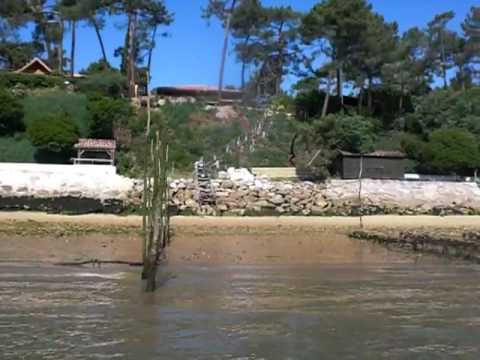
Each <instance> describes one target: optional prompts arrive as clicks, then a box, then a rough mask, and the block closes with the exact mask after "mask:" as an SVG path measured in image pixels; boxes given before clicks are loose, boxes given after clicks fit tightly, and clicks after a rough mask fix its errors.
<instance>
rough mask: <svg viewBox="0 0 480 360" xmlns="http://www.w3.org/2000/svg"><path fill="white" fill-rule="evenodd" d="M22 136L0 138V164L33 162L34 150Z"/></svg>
mask: <svg viewBox="0 0 480 360" xmlns="http://www.w3.org/2000/svg"><path fill="white" fill-rule="evenodd" d="M22 135H23V134H22ZM22 135H19V134H17V135H16V136H13V137H0V162H22V163H32V162H35V158H34V154H35V148H34V147H33V145H32V143H31V142H30V140H29V139H28V138H26V137H25V136H22Z"/></svg>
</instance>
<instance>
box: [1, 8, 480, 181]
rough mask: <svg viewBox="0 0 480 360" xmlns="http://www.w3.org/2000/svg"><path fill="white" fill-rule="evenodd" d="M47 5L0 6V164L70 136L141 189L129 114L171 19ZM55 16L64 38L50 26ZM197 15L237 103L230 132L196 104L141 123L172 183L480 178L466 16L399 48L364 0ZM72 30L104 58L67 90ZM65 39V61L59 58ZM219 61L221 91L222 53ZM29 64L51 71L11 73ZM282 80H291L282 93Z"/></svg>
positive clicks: (51, 154) (393, 32)
mask: <svg viewBox="0 0 480 360" xmlns="http://www.w3.org/2000/svg"><path fill="white" fill-rule="evenodd" d="M50 3H51V4H49V5H47V4H46V2H39V5H38V6H36V7H32V6H30V2H29V1H23V0H3V1H2V6H0V69H2V70H3V71H1V72H0V149H2V148H3V149H4V151H2V154H1V155H0V156H1V160H2V161H40V162H68V161H69V159H70V157H71V156H72V145H73V143H74V142H75V141H76V140H77V139H78V137H94V138H107V139H110V138H115V139H116V140H117V142H118V144H119V156H118V167H119V169H120V170H121V172H123V173H125V174H129V175H132V176H136V175H138V174H139V172H140V171H141V168H142V163H143V158H144V157H145V154H144V153H143V150H142V149H143V146H142V145H143V144H144V143H145V138H144V134H145V129H146V123H147V120H146V114H145V108H141V107H137V106H133V105H132V104H134V103H135V104H136V105H138V101H137V102H132V101H131V100H130V99H132V98H134V97H135V95H137V93H140V95H141V94H142V92H143V93H144V92H145V87H146V84H147V82H148V81H147V80H148V75H149V74H150V73H151V71H152V62H153V59H154V56H153V53H154V51H155V49H156V41H155V40H156V39H157V37H158V36H160V33H162V32H161V31H159V29H160V28H161V27H166V26H168V25H170V24H171V23H172V21H174V16H173V14H171V13H170V12H169V11H168V9H167V6H166V3H165V2H164V1H162V0H139V1H135V2H131V1H120V0H119V1H107V2H105V1H88V2H86V1H80V0H68V1H67V0H56V1H52V2H50ZM52 6H53V7H52ZM189 6H190V5H189ZM192 6H193V5H192ZM56 16H60V17H61V19H62V21H64V22H68V25H69V27H67V28H65V27H56V25H55V24H54V22H52V21H51V20H52V17H53V18H55V17H56ZM202 16H203V17H204V18H205V19H206V20H208V21H219V22H220V23H221V24H224V25H228V26H225V35H226V36H228V37H230V38H231V39H232V40H233V41H232V42H231V44H233V45H232V46H233V53H234V55H235V56H236V58H237V60H238V61H239V63H240V64H241V70H242V71H241V74H240V83H241V89H242V90H243V99H242V102H241V103H238V104H236V105H235V106H234V109H233V110H234V114H236V115H232V116H230V117H228V118H224V117H218V116H217V114H216V112H217V110H216V109H215V108H213V109H212V108H207V107H205V106H204V104H202V103H201V102H198V103H196V104H185V103H184V104H176V105H174V104H167V105H165V106H162V107H159V108H154V113H153V117H152V126H153V129H154V130H159V131H164V132H168V134H169V139H170V158H171V160H172V167H173V168H174V169H175V171H178V172H182V173H188V172H190V171H191V170H192V167H193V163H194V162H195V161H197V160H198V159H199V158H201V157H204V158H206V159H208V160H212V159H218V160H220V161H221V162H222V163H223V164H225V165H229V166H244V167H253V166H293V165H294V166H296V167H298V168H299V169H301V170H305V171H308V172H310V173H314V174H315V175H317V176H318V177H321V178H325V177H328V176H331V175H335V173H334V166H333V164H334V162H335V159H336V157H337V155H338V150H344V151H350V152H361V153H366V152H370V151H373V150H401V151H403V152H405V153H406V154H407V155H408V157H409V159H410V162H409V171H415V172H421V173H430V174H460V175H469V176H470V175H473V174H474V173H475V172H476V170H477V169H478V168H479V167H480V147H479V144H480V141H479V140H480V87H479V85H480V8H479V7H472V9H471V10H470V12H469V13H468V14H467V16H466V18H464V19H457V20H461V21H460V22H461V28H457V29H453V25H452V24H453V23H454V19H455V18H456V14H455V13H454V12H453V11H449V12H444V13H441V14H436V15H435V14H432V19H431V21H429V22H428V24H426V25H425V26H423V27H413V28H410V29H408V30H406V31H405V32H403V33H402V32H400V31H399V26H398V24H397V23H395V22H389V21H387V20H386V19H385V18H384V17H383V15H382V14H379V13H377V12H376V11H375V10H374V8H373V7H372V5H371V4H370V3H369V2H368V1H366V0H341V1H339V0H319V1H318V2H317V3H316V4H315V6H313V7H312V8H311V9H310V10H309V11H307V12H305V13H301V12H299V11H297V10H296V9H294V8H292V7H288V6H275V5H270V6H267V5H266V4H264V3H263V2H262V1H258V0H241V1H232V0H209V1H207V3H206V6H205V8H203V9H202ZM113 17H116V19H119V20H120V21H124V22H125V24H129V25H130V26H123V27H122V26H119V30H121V31H124V33H123V35H124V40H125V41H124V42H122V43H121V44H119V47H118V48H117V49H116V51H115V53H114V54H113V55H115V56H117V57H119V58H120V60H121V61H120V66H119V67H118V68H115V67H113V66H112V65H111V62H110V56H111V55H112V54H108V53H107V51H106V50H105V46H104V42H103V37H102V36H103V34H102V30H103V26H104V25H105V24H106V23H107V22H109V21H112V19H113ZM80 23H82V24H84V25H86V26H91V27H92V28H93V29H94V30H95V35H96V39H95V40H96V41H97V42H98V46H99V49H100V50H101V52H102V58H101V59H100V60H99V61H96V62H94V63H92V64H90V65H89V66H88V67H87V68H86V69H84V70H83V71H82V73H83V74H84V75H85V76H84V77H82V78H79V77H77V76H73V75H74V74H75V57H76V55H75V54H76V52H75V44H76V42H75V40H76V34H77V32H79V31H82V28H81V27H80V26H78V25H79V24H80ZM67 29H68V30H67ZM73 29H76V30H78V31H77V32H73ZM68 31H70V34H69V35H71V38H69V39H71V52H70V54H66V53H64V54H63V55H64V56H63V57H62V56H58V55H59V54H61V52H62V51H63V47H62V45H63V44H64V42H65V40H66V39H65V36H66V32H68ZM29 32H31V37H30V38H28V36H22V37H21V36H19V34H22V35H25V34H28V33H29ZM20 39H23V40H22V41H20ZM39 39H41V41H39ZM223 50H224V51H223V56H222V59H221V60H222V61H221V64H222V67H221V69H222V71H221V73H222V76H221V77H220V83H221V87H224V86H223V85H224V84H223V69H224V65H225V64H226V61H225V60H226V57H227V56H228V55H229V53H230V52H229V51H228V48H227V47H224V49H223ZM33 56H39V57H42V58H44V59H45V61H46V62H47V63H48V64H49V65H50V66H51V68H52V69H54V72H53V73H52V74H51V75H50V76H36V75H26V74H15V73H12V72H11V71H9V70H12V69H16V68H19V67H20V66H22V65H23V64H24V63H25V62H26V60H28V59H29V58H31V57H33ZM247 69H249V71H246V70H247ZM247 75H249V76H247ZM287 75H289V76H291V77H294V78H296V79H297V80H298V81H297V82H296V83H295V84H294V85H293V86H292V88H291V89H285V88H284V84H285V78H286V76H287ZM229 88H231V87H230V86H229ZM155 104H156V101H155V102H154V104H152V105H155Z"/></svg>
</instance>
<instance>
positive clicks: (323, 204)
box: [171, 179, 480, 216]
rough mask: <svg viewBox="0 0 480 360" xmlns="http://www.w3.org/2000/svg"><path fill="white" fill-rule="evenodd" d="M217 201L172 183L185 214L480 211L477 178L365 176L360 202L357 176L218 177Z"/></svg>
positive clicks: (191, 187) (180, 182)
mask: <svg viewBox="0 0 480 360" xmlns="http://www.w3.org/2000/svg"><path fill="white" fill-rule="evenodd" d="M212 185H213V188H214V190H215V194H216V199H217V205H216V206H215V207H212V206H203V207H202V206H199V205H198V204H197V201H196V186H195V184H194V183H193V182H192V181H191V180H177V181H173V182H172V184H171V192H172V202H173V204H174V205H175V206H176V207H178V210H179V212H180V213H182V214H206V215H238V216H245V215H303V216H332V215H337V216H352V215H353V216H355V215H358V214H359V213H360V212H361V213H362V214H364V215H374V214H401V215H402V214H403V215H417V214H418V215H427V214H433V215H451V214H463V215H467V214H471V215H473V214H479V213H480V189H479V188H478V186H477V185H476V184H475V183H452V182H410V181H395V180H367V179H364V180H362V206H361V207H360V201H359V196H358V195H359V183H358V181H356V180H351V181H350V180H332V181H329V182H327V183H325V184H314V183H311V182H288V181H282V182H273V181H269V180H266V179H256V180H254V181H247V182H242V181H232V180H229V179H223V180H214V181H213V184H212Z"/></svg>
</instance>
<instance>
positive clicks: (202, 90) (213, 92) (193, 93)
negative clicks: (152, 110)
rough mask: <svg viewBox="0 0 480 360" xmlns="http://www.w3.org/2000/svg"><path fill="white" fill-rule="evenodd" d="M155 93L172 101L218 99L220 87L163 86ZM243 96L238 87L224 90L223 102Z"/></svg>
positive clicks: (213, 100) (237, 99)
mask: <svg viewBox="0 0 480 360" xmlns="http://www.w3.org/2000/svg"><path fill="white" fill-rule="evenodd" d="M153 93H154V94H156V95H157V96H160V97H163V98H165V99H166V100H169V101H171V102H194V101H197V100H200V101H206V102H210V101H211V102H217V101H218V88H217V87H214V86H208V85H180V86H161V87H158V88H156V89H155V90H154V91H153ZM242 96H243V92H242V91H240V90H237V89H228V88H227V89H223V90H222V102H227V103H228V102H235V101H240V100H241V99H242ZM180 99H182V100H180ZM189 100H190V101H189Z"/></svg>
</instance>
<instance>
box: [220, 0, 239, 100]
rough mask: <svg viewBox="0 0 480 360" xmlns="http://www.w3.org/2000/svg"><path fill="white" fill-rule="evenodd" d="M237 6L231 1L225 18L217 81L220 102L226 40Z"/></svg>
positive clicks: (234, 0) (233, 0) (235, 2)
mask: <svg viewBox="0 0 480 360" xmlns="http://www.w3.org/2000/svg"><path fill="white" fill-rule="evenodd" d="M236 4H237V0H232V6H231V7H230V12H229V13H228V16H227V22H226V24H225V34H224V39H223V48H222V59H221V62H220V76H219V80H218V100H219V101H221V100H222V92H223V80H224V77H225V62H226V60H227V51H228V38H229V36H230V27H231V25H232V17H233V12H234V10H235V5H236Z"/></svg>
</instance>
